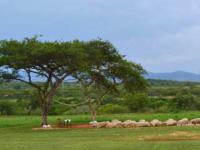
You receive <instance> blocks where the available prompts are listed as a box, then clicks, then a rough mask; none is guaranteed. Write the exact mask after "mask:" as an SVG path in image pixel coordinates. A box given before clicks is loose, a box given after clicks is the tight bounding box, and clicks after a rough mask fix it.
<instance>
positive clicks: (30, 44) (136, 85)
mask: <svg viewBox="0 0 200 150" xmlns="http://www.w3.org/2000/svg"><path fill="white" fill-rule="evenodd" d="M144 72H145V71H144V70H143V68H142V67H141V66H140V65H138V64H135V63H133V62H129V61H127V60H126V59H125V58H124V57H123V56H121V55H120V54H119V53H118V51H117V50H116V48H115V47H114V46H113V45H112V44H111V43H110V42H108V41H102V40H92V41H89V42H83V41H72V42H58V41H55V42H48V41H46V42H42V41H39V40H37V38H26V39H24V40H22V41H17V40H3V41H0V79H2V78H3V79H6V80H17V81H21V82H24V83H26V84H29V85H30V86H32V87H33V88H35V89H36V91H37V93H38V97H39V103H40V106H41V109H42V125H47V115H48V111H49V109H50V107H51V105H52V103H53V97H54V96H55V94H56V91H57V90H58V88H59V86H60V85H61V84H62V82H63V81H64V80H65V79H66V78H67V77H70V78H71V77H74V78H76V79H77V81H78V82H79V83H80V84H81V85H82V87H83V91H84V94H85V97H86V99H87V100H88V104H89V107H90V109H91V113H92V114H93V115H94V116H96V109H95V108H94V107H92V104H94V102H93V101H92V96H91V93H90V92H88V89H89V88H93V89H95V90H93V92H95V94H96V100H97V101H96V106H99V104H100V100H101V99H102V97H103V96H104V95H105V94H107V93H110V92H117V87H118V86H119V85H120V86H123V87H124V88H125V89H127V90H128V91H130V92H134V91H136V90H144V89H145V87H146V81H145V80H144V78H143V77H142V74H143V73H144ZM35 77H36V78H39V79H40V80H41V81H40V82H38V81H35V80H33V79H35ZM92 94H93V93H92ZM94 119H95V118H94Z"/></svg>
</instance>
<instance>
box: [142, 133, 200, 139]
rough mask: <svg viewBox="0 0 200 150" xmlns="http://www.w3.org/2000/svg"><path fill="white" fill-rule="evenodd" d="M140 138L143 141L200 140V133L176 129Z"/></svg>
mask: <svg viewBox="0 0 200 150" xmlns="http://www.w3.org/2000/svg"><path fill="white" fill-rule="evenodd" d="M139 140H142V141H158V142H159V141H166V142H167V141H190V140H200V135H199V134H194V133H190V132H186V131H176V132H172V133H169V134H167V135H153V136H152V135H151V136H144V137H140V138H139Z"/></svg>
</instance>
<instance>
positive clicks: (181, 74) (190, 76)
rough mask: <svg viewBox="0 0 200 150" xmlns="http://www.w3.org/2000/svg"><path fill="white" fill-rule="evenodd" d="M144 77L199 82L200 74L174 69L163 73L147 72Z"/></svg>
mask: <svg viewBox="0 0 200 150" xmlns="http://www.w3.org/2000/svg"><path fill="white" fill-rule="evenodd" d="M145 77H146V78H147V79H159V80H173V81H191V82H200V74H196V73H191V72H186V71H175V72H165V73H153V72H148V74H147V75H145Z"/></svg>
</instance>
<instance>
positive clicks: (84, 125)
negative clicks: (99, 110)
mask: <svg viewBox="0 0 200 150" xmlns="http://www.w3.org/2000/svg"><path fill="white" fill-rule="evenodd" d="M91 128H94V127H92V126H91V125H89V124H76V125H70V126H67V127H64V126H63V127H58V126H52V127H51V128H41V127H39V128H32V130H33V131H40V130H44V131H45V130H47V131H48V130H64V129H91Z"/></svg>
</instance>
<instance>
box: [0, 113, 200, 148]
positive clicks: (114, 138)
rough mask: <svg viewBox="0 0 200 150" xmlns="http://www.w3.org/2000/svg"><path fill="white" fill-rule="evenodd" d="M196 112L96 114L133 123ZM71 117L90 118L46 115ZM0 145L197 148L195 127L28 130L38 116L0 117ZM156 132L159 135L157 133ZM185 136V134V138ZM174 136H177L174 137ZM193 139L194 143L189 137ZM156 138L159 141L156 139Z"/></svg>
mask: <svg viewBox="0 0 200 150" xmlns="http://www.w3.org/2000/svg"><path fill="white" fill-rule="evenodd" d="M199 115H200V112H187V113H170V114H123V115H122V114H120V115H100V116H99V117H98V118H99V119H102V120H104V119H105V120H111V119H114V118H118V119H128V118H132V119H135V120H138V119H141V118H144V119H146V120H151V119H154V118H158V119H160V120H166V119H168V118H176V119H180V118H183V117H187V118H190V119H191V118H192V117H198V116H199ZM58 117H60V118H65V117H67V118H72V121H74V123H80V122H82V123H83V122H84V121H89V120H90V115H73V116H50V117H49V121H50V122H51V123H55V122H56V119H57V118H58ZM0 122H1V123H0V135H1V138H0V144H1V149H4V150H11V149H12V150H19V149H20V150H25V149H29V150H37V149H43V150H54V149H58V148H59V149H60V150H64V149H72V150H79V149H87V150H90V149H91V150H93V149H94V147H95V149H97V150H98V149H99V150H100V149H104V150H112V149H113V150H114V149H127V150H129V149H130V150H132V149H134V150H141V149H142V150H155V149H159V150H167V149H172V150H180V149H181V150H188V149H190V150H196V149H199V148H200V145H199V142H198V139H197V138H198V137H199V136H200V135H199V131H200V128H199V127H157V128H136V129H125V128H123V129H67V130H54V131H42V132H41V131H32V130H31V129H30V127H33V126H37V125H38V123H39V122H40V117H39V116H29V117H28V116H10V117H0ZM158 133H159V134H158ZM186 134H187V135H186ZM175 135H177V136H175ZM193 136H194V137H196V140H195V139H194V140H192V138H193ZM158 138H160V139H158Z"/></svg>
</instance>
